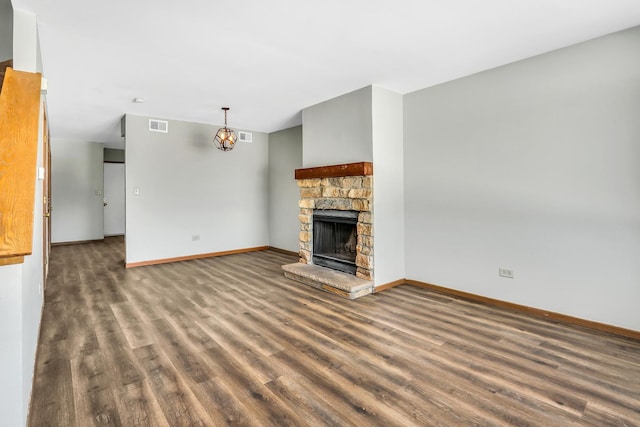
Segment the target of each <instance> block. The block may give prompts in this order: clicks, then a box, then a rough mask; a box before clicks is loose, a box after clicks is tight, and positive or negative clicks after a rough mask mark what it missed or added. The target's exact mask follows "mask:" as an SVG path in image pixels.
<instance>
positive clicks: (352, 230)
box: [313, 209, 358, 274]
mask: <svg viewBox="0 0 640 427" xmlns="http://www.w3.org/2000/svg"><path fill="white" fill-rule="evenodd" d="M357 223H358V212H356V211H340V210H328V209H315V210H314V211H313V263H314V264H316V265H321V266H324V267H328V268H332V269H334V270H338V271H342V272H345V273H349V274H356V270H357V266H356V246H357V242H358V239H357V229H356V224H357Z"/></svg>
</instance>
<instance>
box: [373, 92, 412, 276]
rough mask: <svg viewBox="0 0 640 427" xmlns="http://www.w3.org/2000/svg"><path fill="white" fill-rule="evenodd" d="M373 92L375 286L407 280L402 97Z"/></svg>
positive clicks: (391, 93)
mask: <svg viewBox="0 0 640 427" xmlns="http://www.w3.org/2000/svg"><path fill="white" fill-rule="evenodd" d="M371 93H372V103H371V110H372V126H373V128H372V142H373V234H374V263H375V270H374V272H375V277H374V280H375V285H376V286H380V285H384V284H387V283H389V282H393V281H395V280H399V279H403V278H405V256H404V245H405V241H404V172H403V171H404V157H403V145H404V140H403V129H402V95H400V94H398V93H395V92H391V91H389V90H386V89H382V88H379V87H376V86H373V87H372V88H371Z"/></svg>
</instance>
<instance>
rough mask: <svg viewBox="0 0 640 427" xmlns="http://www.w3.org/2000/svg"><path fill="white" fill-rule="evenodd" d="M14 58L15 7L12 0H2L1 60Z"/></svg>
mask: <svg viewBox="0 0 640 427" xmlns="http://www.w3.org/2000/svg"><path fill="white" fill-rule="evenodd" d="M11 58H13V8H12V7H11V0H0V62H2V61H6V60H7V59H11Z"/></svg>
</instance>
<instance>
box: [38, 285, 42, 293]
mask: <svg viewBox="0 0 640 427" xmlns="http://www.w3.org/2000/svg"><path fill="white" fill-rule="evenodd" d="M38 295H42V282H40V283H38Z"/></svg>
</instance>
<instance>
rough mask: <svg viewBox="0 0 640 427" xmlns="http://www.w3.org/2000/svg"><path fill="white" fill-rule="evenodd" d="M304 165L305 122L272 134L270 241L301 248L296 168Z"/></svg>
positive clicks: (295, 249)
mask: <svg viewBox="0 0 640 427" xmlns="http://www.w3.org/2000/svg"><path fill="white" fill-rule="evenodd" d="M301 167H302V126H296V127H293V128H289V129H285V130H281V131H279V132H274V133H270V134H269V245H271V246H273V247H274V248H280V249H285V250H288V251H292V252H298V249H299V246H298V232H299V231H300V227H299V224H298V214H299V213H300V209H299V208H298V200H299V198H300V190H299V189H298V184H297V183H296V180H295V177H294V172H295V170H296V169H299V168H301Z"/></svg>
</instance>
